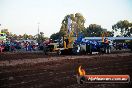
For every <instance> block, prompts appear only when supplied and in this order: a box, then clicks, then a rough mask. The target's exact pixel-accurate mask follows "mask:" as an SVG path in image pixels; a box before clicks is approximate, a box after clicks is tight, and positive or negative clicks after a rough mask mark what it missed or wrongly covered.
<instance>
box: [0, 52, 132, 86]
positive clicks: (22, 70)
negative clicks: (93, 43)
mask: <svg viewBox="0 0 132 88" xmlns="http://www.w3.org/2000/svg"><path fill="white" fill-rule="evenodd" d="M26 55H27V56H26ZM41 56H42V57H41ZM1 57H2V59H1V60H0V88H130V85H131V82H132V81H131V82H130V83H124V84H119V83H108V84H105V83H102V84H97V83H92V84H90V83H89V84H83V85H81V84H77V79H76V75H77V74H78V71H77V69H78V67H79V66H80V65H82V67H83V68H84V69H85V70H86V73H87V74H97V75H98V74H113V75H114V74H122V75H126V74H128V75H130V77H132V53H118V54H105V55H81V56H70V55H69V56H45V55H43V54H42V53H40V54H39V53H37V54H36V53H35V54H34V53H30V54H22V53H17V54H16V53H14V54H12V53H6V54H1ZM17 58H18V59H17ZM26 58H27V59H26ZM29 58H30V59H29Z"/></svg>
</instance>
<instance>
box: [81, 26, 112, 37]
mask: <svg viewBox="0 0 132 88" xmlns="http://www.w3.org/2000/svg"><path fill="white" fill-rule="evenodd" d="M82 33H83V34H84V36H86V37H101V36H102V34H103V33H105V36H107V37H112V36H114V33H113V32H112V31H107V29H104V28H102V27H101V25H97V24H90V25H89V27H87V28H86V29H85V30H83V32H82Z"/></svg>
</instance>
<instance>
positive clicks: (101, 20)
mask: <svg viewBox="0 0 132 88" xmlns="http://www.w3.org/2000/svg"><path fill="white" fill-rule="evenodd" d="M78 12H79V13H81V14H82V15H83V16H84V17H85V19H86V23H85V27H88V26H89V24H93V23H95V24H99V25H101V26H102V27H103V28H107V29H108V30H112V29H111V26H112V25H113V24H115V23H116V22H117V21H119V20H128V21H130V22H132V0H0V24H1V26H0V29H3V28H7V29H8V30H9V31H10V32H12V33H16V34H24V33H27V34H33V35H35V34H37V27H38V24H37V23H38V22H39V23H40V25H39V26H40V31H42V32H44V34H45V36H48V37H49V36H50V35H51V34H53V33H56V32H58V31H59V30H60V27H61V21H62V20H63V18H64V17H65V15H67V14H72V13H74V14H75V13H78Z"/></svg>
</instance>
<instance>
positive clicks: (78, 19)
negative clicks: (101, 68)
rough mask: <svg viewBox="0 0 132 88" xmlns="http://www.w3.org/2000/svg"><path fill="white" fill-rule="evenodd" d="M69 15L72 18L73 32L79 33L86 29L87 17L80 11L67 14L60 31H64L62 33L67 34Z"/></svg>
mask: <svg viewBox="0 0 132 88" xmlns="http://www.w3.org/2000/svg"><path fill="white" fill-rule="evenodd" d="M69 17H70V19H71V25H70V26H71V27H70V28H71V31H72V33H76V34H77V35H78V34H79V33H80V32H82V31H83V30H84V29H85V27H84V23H85V18H84V17H83V15H82V14H80V13H76V14H70V15H66V16H65V17H64V19H63V20H62V25H61V28H60V31H63V33H62V32H61V33H62V34H64V35H65V34H67V32H68V28H67V26H68V18H69ZM72 36H73V35H72Z"/></svg>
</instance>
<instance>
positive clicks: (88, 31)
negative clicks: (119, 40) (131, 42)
mask: <svg viewBox="0 0 132 88" xmlns="http://www.w3.org/2000/svg"><path fill="white" fill-rule="evenodd" d="M69 17H70V19H71V22H70V23H71V31H72V36H76V35H79V33H82V34H83V35H84V36H85V37H101V36H102V35H105V36H106V37H113V36H114V34H116V33H117V32H118V33H119V35H117V37H118V36H123V37H131V36H132V23H131V22H129V21H127V20H120V21H118V22H117V23H116V24H114V25H112V30H111V31H108V30H107V29H105V28H103V27H101V25H98V24H90V25H89V26H88V27H85V26H84V24H85V21H86V20H85V18H84V16H83V15H82V14H81V13H76V14H69V15H66V16H65V17H64V19H63V20H62V22H61V27H60V30H59V32H57V33H54V34H52V35H51V36H50V38H51V39H53V40H56V39H59V38H61V37H62V36H64V35H67V32H68V29H67V27H68V18H69ZM75 33H76V35H74V34H75Z"/></svg>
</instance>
